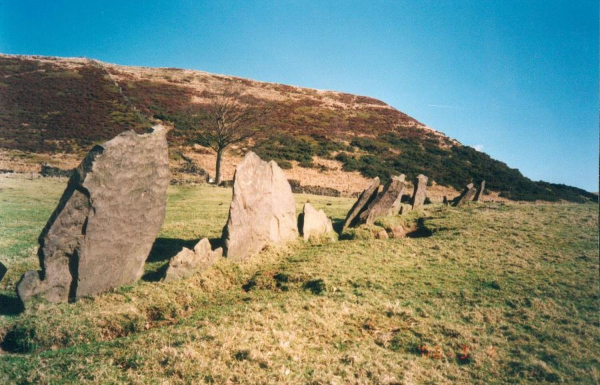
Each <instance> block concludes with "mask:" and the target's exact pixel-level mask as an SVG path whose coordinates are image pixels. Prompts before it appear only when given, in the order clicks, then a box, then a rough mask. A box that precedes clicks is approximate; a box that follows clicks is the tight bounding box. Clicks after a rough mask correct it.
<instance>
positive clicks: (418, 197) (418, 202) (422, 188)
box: [411, 174, 428, 210]
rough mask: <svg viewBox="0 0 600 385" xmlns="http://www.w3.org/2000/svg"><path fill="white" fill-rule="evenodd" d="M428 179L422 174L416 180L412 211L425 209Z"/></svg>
mask: <svg viewBox="0 0 600 385" xmlns="http://www.w3.org/2000/svg"><path fill="white" fill-rule="evenodd" d="M427 179H428V178H427V177H426V176H425V175H423V174H420V175H419V176H417V177H416V178H415V190H414V192H413V196H412V201H411V202H412V209H413V210H416V209H418V208H420V207H423V204H425V198H426V197H427V195H426V194H427V191H426V190H427Z"/></svg>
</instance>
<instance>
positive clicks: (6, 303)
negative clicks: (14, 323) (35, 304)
mask: <svg viewBox="0 0 600 385" xmlns="http://www.w3.org/2000/svg"><path fill="white" fill-rule="evenodd" d="M23 310H25V309H24V308H23V303H22V302H21V300H20V299H19V298H18V297H17V296H16V295H7V294H0V315H18V314H21V313H22V312H23Z"/></svg>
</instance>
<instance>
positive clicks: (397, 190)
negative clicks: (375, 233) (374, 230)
mask: <svg viewBox="0 0 600 385" xmlns="http://www.w3.org/2000/svg"><path fill="white" fill-rule="evenodd" d="M403 192H404V177H403V176H399V177H392V179H391V180H390V181H389V182H388V183H387V184H386V185H385V187H384V188H383V190H382V191H381V192H380V193H379V194H377V197H375V199H373V201H372V202H371V203H370V204H369V206H368V207H367V209H366V210H364V211H363V212H362V213H361V214H360V215H359V217H358V222H359V223H361V224H362V223H366V224H367V225H372V224H373V223H375V220H376V219H377V218H380V217H385V216H390V215H394V214H397V212H396V211H395V210H400V200H401V199H402V193H403Z"/></svg>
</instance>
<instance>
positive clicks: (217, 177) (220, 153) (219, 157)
mask: <svg viewBox="0 0 600 385" xmlns="http://www.w3.org/2000/svg"><path fill="white" fill-rule="evenodd" d="M224 152H225V149H220V150H219V151H217V167H216V169H217V174H216V175H215V184H216V185H217V186H218V185H220V184H221V179H222V178H223V176H222V175H221V160H222V158H223V153H224Z"/></svg>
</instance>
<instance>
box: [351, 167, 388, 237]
mask: <svg viewBox="0 0 600 385" xmlns="http://www.w3.org/2000/svg"><path fill="white" fill-rule="evenodd" d="M379 185H380V182H379V177H375V178H373V180H372V181H371V184H369V186H367V188H366V189H364V191H363V192H362V193H361V194H360V196H359V197H358V199H357V200H356V202H355V203H354V205H353V206H352V208H351V209H350V211H348V215H346V220H344V227H343V229H342V231H343V230H346V229H347V228H348V227H351V226H355V225H356V222H358V216H359V215H360V213H362V212H363V211H364V210H365V209H366V208H367V207H368V206H369V204H370V203H371V202H372V201H373V200H374V199H375V198H376V197H377V190H378V189H379Z"/></svg>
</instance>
